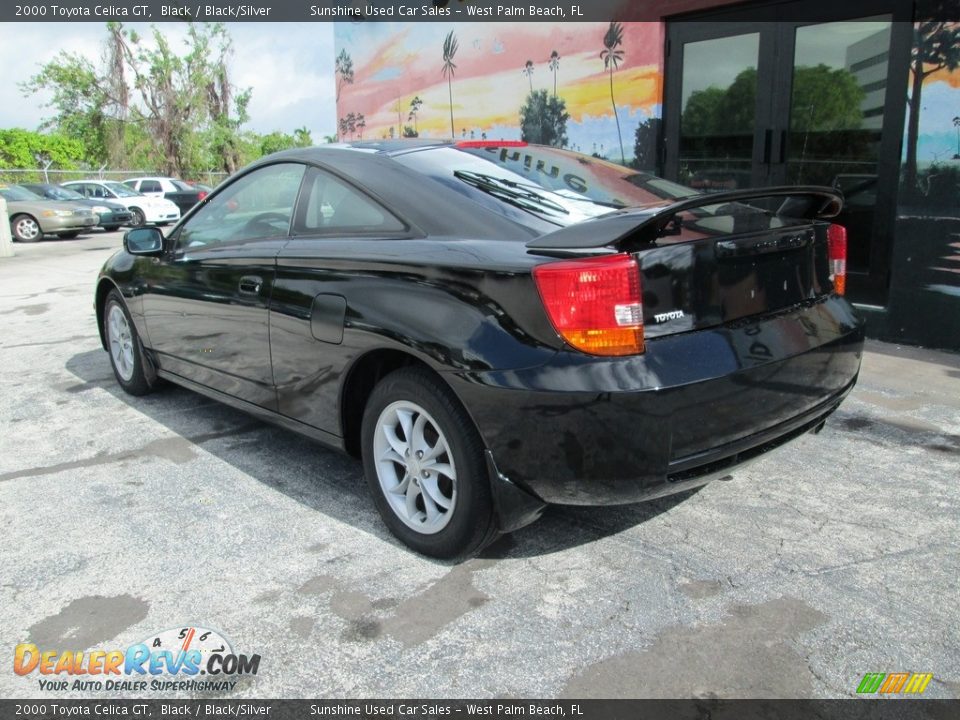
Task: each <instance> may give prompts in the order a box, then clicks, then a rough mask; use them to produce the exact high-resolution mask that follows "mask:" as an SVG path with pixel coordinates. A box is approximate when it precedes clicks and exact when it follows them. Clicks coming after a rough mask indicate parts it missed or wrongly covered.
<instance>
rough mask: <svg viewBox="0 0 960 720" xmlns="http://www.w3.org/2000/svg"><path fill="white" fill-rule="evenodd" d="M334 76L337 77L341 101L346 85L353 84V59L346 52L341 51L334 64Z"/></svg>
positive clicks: (338, 97)
mask: <svg viewBox="0 0 960 720" xmlns="http://www.w3.org/2000/svg"><path fill="white" fill-rule="evenodd" d="M334 74H335V75H336V76H337V97H336V99H337V100H339V99H340V91H341V90H342V89H343V86H344V85H352V84H353V58H351V57H350V53H348V52H347V51H346V50H341V51H340V54H339V55H337V60H336V62H335V63H334Z"/></svg>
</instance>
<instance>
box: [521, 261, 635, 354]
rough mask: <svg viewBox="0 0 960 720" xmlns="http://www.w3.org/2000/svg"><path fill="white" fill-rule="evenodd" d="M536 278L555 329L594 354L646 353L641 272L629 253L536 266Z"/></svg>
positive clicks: (577, 346) (565, 338) (572, 343)
mask: <svg viewBox="0 0 960 720" xmlns="http://www.w3.org/2000/svg"><path fill="white" fill-rule="evenodd" d="M533 279H534V281H535V282H536V284H537V290H539V291H540V298H541V299H542V300H543V305H544V307H545V308H546V310H547V316H548V317H549V318H550V322H551V323H552V324H553V327H554V329H556V331H557V333H559V334H560V336H561V337H562V338H563V339H564V340H566V341H567V342H568V343H570V344H571V345H572V346H573V347H575V348H577V349H578V350H582V351H583V352H586V353H590V354H592V355H635V354H637V353H642V352H643V301H642V295H641V290H640V270H639V268H638V267H637V261H636V260H634V259H633V258H632V257H631V256H630V255H625V254H620V255H604V256H603V257H596V258H587V259H584V260H562V261H560V262H551V263H546V264H544V265H538V266H537V267H535V268H534V269H533Z"/></svg>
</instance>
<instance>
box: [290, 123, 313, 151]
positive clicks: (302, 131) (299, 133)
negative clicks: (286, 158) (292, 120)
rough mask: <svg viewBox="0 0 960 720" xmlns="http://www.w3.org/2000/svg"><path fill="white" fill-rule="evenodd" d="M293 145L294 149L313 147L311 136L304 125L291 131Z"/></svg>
mask: <svg viewBox="0 0 960 720" xmlns="http://www.w3.org/2000/svg"><path fill="white" fill-rule="evenodd" d="M293 144H294V146H295V147H312V146H313V136H312V135H311V134H310V129H309V128H308V127H307V126H306V125H304V126H303V127H298V128H297V129H296V130H294V131H293Z"/></svg>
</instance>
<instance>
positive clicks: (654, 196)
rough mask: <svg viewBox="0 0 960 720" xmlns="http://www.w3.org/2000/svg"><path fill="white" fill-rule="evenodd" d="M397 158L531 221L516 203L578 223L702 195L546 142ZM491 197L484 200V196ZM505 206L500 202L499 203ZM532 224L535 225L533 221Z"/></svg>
mask: <svg viewBox="0 0 960 720" xmlns="http://www.w3.org/2000/svg"><path fill="white" fill-rule="evenodd" d="M394 159H395V160H396V161H397V162H399V163H401V164H403V165H406V166H408V167H410V168H412V169H414V170H417V171H418V172H422V173H423V174H424V175H427V176H429V177H432V178H433V179H435V180H438V181H439V182H442V183H443V184H445V185H447V186H448V187H450V188H452V189H454V190H456V191H458V192H460V193H462V194H464V195H467V196H469V197H471V198H472V199H474V200H476V201H477V202H480V203H481V204H483V205H486V206H487V207H491V208H493V209H496V210H497V211H498V212H501V213H502V214H506V215H508V216H510V217H512V218H513V219H515V220H519V221H520V222H525V221H524V219H523V218H522V217H518V214H517V213H516V212H514V211H507V210H505V209H504V208H503V205H504V204H508V205H510V206H512V207H514V208H518V209H520V210H522V211H523V214H526V215H527V217H529V215H535V216H537V217H539V218H540V219H541V220H545V221H547V222H549V223H550V224H552V225H561V226H563V225H572V224H575V223H578V222H582V221H583V220H586V219H588V218H591V217H596V216H598V215H603V214H605V213H609V212H611V211H614V210H616V209H618V208H624V207H642V206H646V205H653V204H662V203H663V202H665V201H670V200H675V199H677V198H682V197H688V196H691V195H696V194H697V191H695V190H691V189H690V188H688V187H684V186H683V185H678V184H676V183H672V182H669V181H667V180H664V179H662V178H659V177H657V176H656V175H651V174H649V173H644V172H639V171H637V170H633V169H631V168H627V167H623V166H622V165H616V164H614V163H611V162H607V161H606V160H602V159H600V158H594V157H590V156H588V155H583V154H581V153H576V152H572V151H570V150H561V149H560V148H551V147H543V146H534V145H529V146H520V147H506V146H499V147H493V146H491V147H480V148H455V147H439V148H429V149H425V150H419V151H413V152H409V153H404V154H400V155H395V156H394ZM481 193H482V194H483V195H485V196H486V197H484V198H481V197H480V194H481ZM497 206H499V207H497ZM525 224H529V223H528V222H525Z"/></svg>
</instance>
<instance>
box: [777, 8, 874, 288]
mask: <svg viewBox="0 0 960 720" xmlns="http://www.w3.org/2000/svg"><path fill="white" fill-rule="evenodd" d="M891 27H892V23H891V22H890V20H889V18H883V19H880V18H878V19H869V20H862V21H852V22H835V23H820V24H816V25H806V26H803V27H798V28H796V30H795V32H794V36H793V40H794V52H793V67H792V78H791V90H790V107H789V118H788V123H787V127H786V129H785V131H784V132H785V133H786V137H785V138H784V139H783V141H782V147H783V149H782V151H781V152H782V154H783V162H782V163H779V164H778V167H776V168H775V169H774V170H775V177H774V180H775V181H777V182H779V178H780V177H781V176H782V177H783V180H784V182H785V183H786V184H788V185H829V186H831V187H836V188H839V189H840V190H842V191H843V194H844V208H843V212H842V213H841V215H840V216H839V217H838V218H837V222H839V223H840V224H842V225H844V226H846V228H847V237H848V242H849V245H848V253H849V254H848V256H847V269H848V272H850V273H860V274H864V273H869V271H870V267H871V255H872V254H876V253H877V252H878V251H879V248H874V247H873V243H872V242H871V241H872V239H873V238H874V236H875V235H874V224H875V220H876V217H875V216H876V212H875V208H876V204H877V181H878V177H879V172H880V148H881V144H882V143H881V141H882V137H883V114H884V113H883V111H884V106H885V104H886V95H887V75H888V65H889V61H890V52H889V50H890V31H891Z"/></svg>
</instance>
